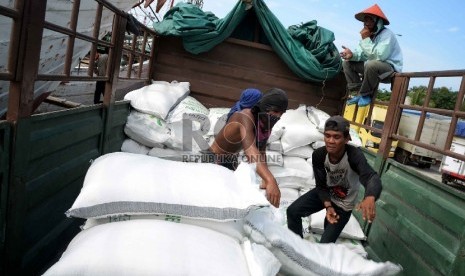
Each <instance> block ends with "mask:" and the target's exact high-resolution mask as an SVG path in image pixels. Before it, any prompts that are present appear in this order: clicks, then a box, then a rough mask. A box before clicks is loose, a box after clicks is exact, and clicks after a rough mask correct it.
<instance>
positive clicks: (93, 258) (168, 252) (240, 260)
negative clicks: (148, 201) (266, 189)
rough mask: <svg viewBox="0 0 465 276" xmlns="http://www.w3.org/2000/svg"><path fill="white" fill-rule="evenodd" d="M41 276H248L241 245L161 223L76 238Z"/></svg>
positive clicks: (109, 228) (124, 225)
mask: <svg viewBox="0 0 465 276" xmlns="http://www.w3.org/2000/svg"><path fill="white" fill-rule="evenodd" d="M44 275H45V276H52V275H57V276H62V275H86V276H89V275H93V276H101V275H112V276H118V275H138V276H140V275H147V276H148V275H202V276H204V275H211V276H217V275H231V276H232V275H234V276H237V275H250V274H249V269H248V266H247V261H246V259H245V256H244V252H243V250H242V247H241V245H240V244H239V243H238V242H237V241H236V240H234V239H232V238H230V237H228V236H226V235H223V234H221V233H218V232H215V231H212V230H210V229H207V228H202V227H198V226H193V225H181V224H179V223H172V222H167V221H159V220H133V221H122V222H118V223H109V224H103V225H99V226H96V227H92V228H90V229H88V230H84V231H82V232H80V233H79V234H78V235H77V236H76V237H74V239H73V240H72V241H71V243H70V244H69V245H68V248H67V249H66V251H65V252H64V253H63V255H62V256H61V258H60V260H59V261H58V262H57V263H55V264H54V265H53V266H52V267H51V268H50V269H49V270H47V271H46V272H45V274H44Z"/></svg>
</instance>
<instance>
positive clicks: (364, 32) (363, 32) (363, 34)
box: [360, 27, 372, 39]
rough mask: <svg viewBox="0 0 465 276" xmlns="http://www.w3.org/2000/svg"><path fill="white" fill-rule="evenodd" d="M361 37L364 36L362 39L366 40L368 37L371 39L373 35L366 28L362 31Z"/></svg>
mask: <svg viewBox="0 0 465 276" xmlns="http://www.w3.org/2000/svg"><path fill="white" fill-rule="evenodd" d="M360 35H361V36H362V39H365V38H367V37H370V36H371V35H372V33H371V31H370V30H369V29H368V28H366V27H365V28H363V29H362V30H361V31H360Z"/></svg>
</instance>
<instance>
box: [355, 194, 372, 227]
mask: <svg viewBox="0 0 465 276" xmlns="http://www.w3.org/2000/svg"><path fill="white" fill-rule="evenodd" d="M356 210H357V211H360V210H361V211H362V217H363V220H367V219H368V223H372V222H373V220H374V219H375V217H376V205H375V197H374V196H367V197H365V199H363V201H362V202H360V204H358V206H357V208H356Z"/></svg>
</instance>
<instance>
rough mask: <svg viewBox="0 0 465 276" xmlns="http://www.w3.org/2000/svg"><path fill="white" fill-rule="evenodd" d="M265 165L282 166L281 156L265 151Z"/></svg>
mask: <svg viewBox="0 0 465 276" xmlns="http://www.w3.org/2000/svg"><path fill="white" fill-rule="evenodd" d="M266 163H267V165H268V166H273V165H274V166H282V165H283V163H284V159H283V155H282V154H281V153H280V152H277V151H271V150H266Z"/></svg>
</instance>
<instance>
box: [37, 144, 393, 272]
mask: <svg viewBox="0 0 465 276" xmlns="http://www.w3.org/2000/svg"><path fill="white" fill-rule="evenodd" d="M180 172H182V173H180ZM255 177H256V174H255V168H254V166H252V165H249V164H247V163H241V164H240V166H239V167H238V169H237V170H236V171H235V172H233V171H230V170H228V169H225V168H223V167H221V166H218V165H214V164H201V163H184V162H175V161H169V160H164V159H161V158H156V157H151V156H147V155H141V154H131V153H122V152H120V153H110V154H106V155H104V156H101V157H99V158H98V159H96V160H95V161H94V162H93V163H92V165H91V166H90V168H89V170H88V172H87V175H86V178H85V180H84V185H83V188H82V190H81V192H80V194H79V195H78V198H77V199H76V200H75V202H74V203H73V205H72V207H71V208H70V209H69V210H68V211H67V215H68V216H70V217H79V218H85V219H87V221H86V224H85V225H84V227H83V228H84V229H83V230H82V231H81V232H80V233H78V234H77V235H76V237H75V238H74V239H73V240H72V241H71V243H70V244H69V245H68V248H67V249H66V251H65V252H64V253H63V255H62V256H61V258H60V260H59V261H58V262H57V263H55V264H54V265H53V266H52V267H51V268H49V269H48V270H47V271H46V272H45V274H44V275H47V276H49V275H257V276H261V275H267V276H268V275H270V276H271V275H277V274H279V275H342V274H344V275H381V274H382V275H390V274H394V273H396V272H399V271H400V269H401V268H400V267H399V266H396V265H394V264H392V263H389V262H384V263H376V262H373V261H370V260H367V259H365V258H362V257H360V256H359V255H357V254H356V253H354V252H353V251H350V250H347V248H345V247H343V246H340V245H335V244H317V243H311V242H309V241H307V240H304V239H301V238H300V237H298V236H297V235H295V234H294V233H292V232H291V231H289V230H288V229H287V228H286V227H284V226H282V225H281V224H279V223H277V222H276V217H275V213H276V212H275V211H274V210H275V209H274V208H273V207H271V206H270V205H269V203H268V202H267V200H266V199H265V197H264V196H263V195H262V193H260V192H259V191H258V190H257V187H256V185H255V184H256V183H255V179H254V178H255Z"/></svg>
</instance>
